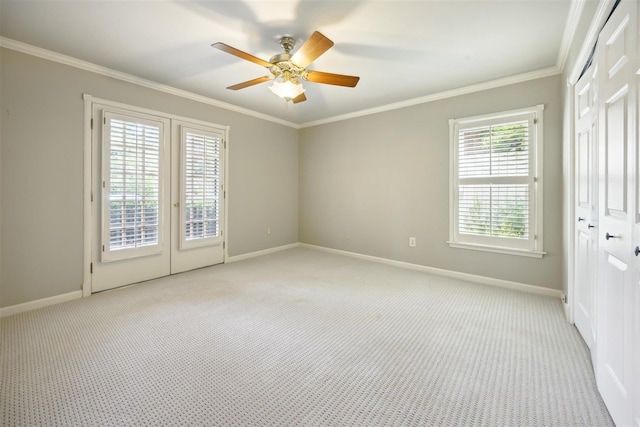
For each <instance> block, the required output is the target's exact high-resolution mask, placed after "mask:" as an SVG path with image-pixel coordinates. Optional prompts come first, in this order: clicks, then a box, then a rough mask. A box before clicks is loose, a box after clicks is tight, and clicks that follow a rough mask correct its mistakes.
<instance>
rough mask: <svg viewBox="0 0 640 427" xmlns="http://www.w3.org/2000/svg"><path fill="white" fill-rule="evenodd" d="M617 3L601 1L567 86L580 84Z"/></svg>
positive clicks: (612, 0)
mask: <svg viewBox="0 0 640 427" xmlns="http://www.w3.org/2000/svg"><path fill="white" fill-rule="evenodd" d="M615 3H616V0H600V3H599V4H598V9H597V10H596V13H595V14H594V15H593V19H592V20H591V24H590V25H589V30H588V31H587V34H586V35H585V37H584V40H583V42H582V47H581V48H580V52H579V53H578V56H577V57H576V60H575V62H574V63H573V68H572V69H571V73H570V74H569V78H568V80H567V85H574V84H576V83H577V82H578V79H579V78H580V73H581V72H582V69H583V68H584V65H585V64H586V62H587V59H589V55H590V54H591V50H592V49H593V47H594V46H595V44H596V42H597V41H598V34H600V29H601V28H602V27H603V26H604V24H605V22H606V20H607V17H608V16H609V13H610V12H611V9H613V5H614V4H615Z"/></svg>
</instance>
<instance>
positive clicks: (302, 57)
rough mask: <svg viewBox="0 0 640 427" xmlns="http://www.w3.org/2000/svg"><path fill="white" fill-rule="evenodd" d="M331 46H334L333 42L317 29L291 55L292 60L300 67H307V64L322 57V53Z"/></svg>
mask: <svg viewBox="0 0 640 427" xmlns="http://www.w3.org/2000/svg"><path fill="white" fill-rule="evenodd" d="M331 46H333V42H332V41H331V40H329V39H328V38H326V37H325V36H323V35H322V34H320V33H319V32H317V31H316V32H314V33H313V34H311V37H309V38H308V39H307V41H306V42H304V44H303V45H302V46H301V47H300V49H299V50H298V51H297V52H296V53H295V54H294V55H293V56H292V57H291V62H293V63H294V64H296V65H297V66H298V67H301V68H307V65H309V64H311V63H312V62H313V61H315V60H316V59H317V58H318V57H320V55H322V54H323V53H325V52H326V51H327V50H329V49H330V48H331Z"/></svg>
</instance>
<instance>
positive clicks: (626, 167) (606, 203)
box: [596, 1, 638, 425]
mask: <svg viewBox="0 0 640 427" xmlns="http://www.w3.org/2000/svg"><path fill="white" fill-rule="evenodd" d="M636 9H637V2H636V1H621V2H620V3H619V5H618V6H617V9H616V10H615V11H614V13H613V14H612V15H611V17H610V19H609V21H608V23H607V24H606V25H605V27H604V28H603V30H602V32H601V33H600V38H599V43H600V46H599V48H598V49H599V50H598V54H597V55H598V56H597V63H598V66H599V67H602V68H600V78H599V88H598V90H599V95H598V96H599V99H600V101H599V108H598V109H599V112H600V116H599V124H598V126H599V141H598V142H599V146H600V150H599V160H600V169H599V170H600V176H601V178H602V179H603V180H604V181H601V182H600V212H599V213H600V215H599V216H600V220H599V226H600V239H599V243H598V246H599V249H598V252H599V266H600V270H601V271H600V274H599V281H598V286H597V288H598V291H597V295H598V297H597V301H598V312H597V324H598V328H597V337H598V345H597V349H598V350H597V365H596V379H597V382H598V389H599V391H600V394H601V395H602V398H603V399H604V401H605V403H606V405H607V408H608V409H609V412H610V413H611V416H612V418H613V420H614V421H615V422H616V424H618V425H631V424H632V423H633V407H634V405H635V403H634V401H635V399H636V396H635V394H636V386H635V384H634V382H635V376H634V375H635V374H634V372H635V370H636V366H637V363H638V362H637V361H638V357H637V355H634V354H633V347H634V343H633V338H634V330H633V328H634V324H633V312H632V308H633V302H634V297H633V291H634V288H635V278H634V277H635V275H636V272H635V270H636V266H634V263H635V256H634V254H633V248H634V245H633V240H634V239H632V233H634V231H633V230H634V223H636V222H637V219H636V218H637V215H636V214H635V212H637V198H636V193H635V191H636V189H635V188H636V181H637V180H636V174H637V162H636V160H635V159H636V156H637V149H636V136H635V129H634V126H635V125H634V123H635V113H634V111H635V99H634V98H635V89H634V87H633V86H634V85H635V78H636V76H635V75H634V72H635V70H636V68H635V67H634V66H633V64H634V63H635V59H634V58H635V53H636V35H637V33H636V18H637V16H636Z"/></svg>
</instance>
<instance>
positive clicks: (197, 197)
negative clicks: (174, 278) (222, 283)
mask: <svg viewBox="0 0 640 427" xmlns="http://www.w3.org/2000/svg"><path fill="white" fill-rule="evenodd" d="M226 133H227V130H226V128H224V127H214V126H210V125H209V126H204V125H201V124H196V123H190V122H183V121H174V122H173V123H172V141H173V144H172V188H173V192H172V194H173V203H172V206H173V212H172V213H173V216H174V217H175V218H176V220H175V221H173V223H172V227H171V228H172V229H171V236H172V242H171V273H172V274H173V273H179V272H182V271H187V270H193V269H195V268H201V267H206V266H210V265H215V264H219V263H222V262H224V239H223V237H224V236H223V224H224V191H225V190H224V183H223V181H224V153H225V147H224V141H225V140H226V138H227V137H226Z"/></svg>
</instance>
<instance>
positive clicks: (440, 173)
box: [299, 75, 563, 289]
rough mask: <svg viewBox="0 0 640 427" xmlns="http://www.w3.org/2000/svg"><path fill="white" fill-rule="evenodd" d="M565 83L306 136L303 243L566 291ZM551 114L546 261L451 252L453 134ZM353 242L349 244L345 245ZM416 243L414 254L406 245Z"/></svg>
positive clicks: (466, 98) (512, 89)
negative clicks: (457, 121)
mask: <svg viewBox="0 0 640 427" xmlns="http://www.w3.org/2000/svg"><path fill="white" fill-rule="evenodd" d="M561 90H562V89H561V77H560V76H559V75H557V76H552V77H547V78H543V79H538V80H533V81H529V82H524V83H519V84H514V85H510V86H505V87H501V88H497V89H492V90H487V91H482V92H477V93H473V94H469V95H463V96H458V97H454V98H449V99H445V100H440V101H435V102H430V103H426V104H421V105H416V106H412V107H407V108H403V109H398V110H393V111H388V112H384V113H379V114H375V115H370V116H365V117H360V118H355V119H350V120H345V121H341V122H335V123H331V124H326V125H320V126H315V127H310V128H305V129H302V130H301V131H300V137H299V139H300V169H299V170H300V172H299V174H300V241H301V242H302V243H309V244H313V245H319V246H325V247H329V248H335V249H340V250H346V251H352V252H357V253H361V254H366V255H372V256H377V257H383V258H389V259H393V260H398V261H405V262H410V263H415V264H420V265H425V266H429V267H436V268H441V269H447V270H455V271H460V272H464V273H470V274H475V275H480V276H487V277H492V278H497V279H503V280H510V281H515V282H520V283H526V284H531V285H536V286H542V287H546V288H552V289H561V288H562V258H563V255H562V247H563V245H562V186H561V185H560V183H561V182H562V123H561V117H562V104H561V99H560V93H561ZM537 104H544V105H545V111H544V126H545V128H544V182H545V185H544V243H545V247H544V250H545V251H546V252H548V255H546V256H545V257H544V258H542V259H536V258H527V257H521V256H514V255H502V254H496V253H489V252H479V251H472V250H467V249H454V248H450V247H449V246H448V245H447V239H448V236H449V124H448V121H449V119H451V118H460V117H467V116H473V115H478V114H485V113H491V112H497V111H505V110H510V109H516V108H522V107H529V106H533V105H537ZM347 235H348V238H347ZM409 236H415V237H416V238H417V247H416V248H409V246H408V238H409Z"/></svg>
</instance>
